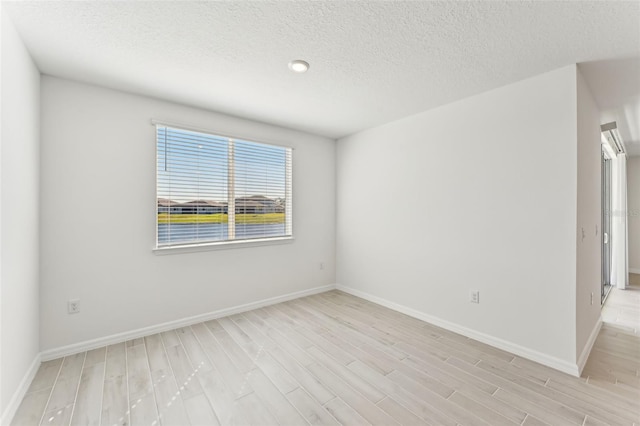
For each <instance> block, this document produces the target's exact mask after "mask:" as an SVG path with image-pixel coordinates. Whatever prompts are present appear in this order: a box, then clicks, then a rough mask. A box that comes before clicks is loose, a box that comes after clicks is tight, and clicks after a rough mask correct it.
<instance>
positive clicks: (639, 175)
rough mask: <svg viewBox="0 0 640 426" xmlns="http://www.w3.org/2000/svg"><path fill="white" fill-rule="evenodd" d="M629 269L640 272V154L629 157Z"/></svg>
mask: <svg viewBox="0 0 640 426" xmlns="http://www.w3.org/2000/svg"><path fill="white" fill-rule="evenodd" d="M627 211H628V212H629V217H628V222H627V223H628V233H629V270H631V272H634V273H636V274H638V273H640V156H638V157H629V158H627Z"/></svg>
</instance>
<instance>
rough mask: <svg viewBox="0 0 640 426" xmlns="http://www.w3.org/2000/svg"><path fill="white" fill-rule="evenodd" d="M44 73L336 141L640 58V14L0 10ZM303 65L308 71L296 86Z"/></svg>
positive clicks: (409, 7) (478, 9)
mask: <svg viewBox="0 0 640 426" xmlns="http://www.w3.org/2000/svg"><path fill="white" fill-rule="evenodd" d="M3 7H4V8H5V11H8V12H9V15H10V16H11V18H12V20H13V21H14V23H15V24H16V27H17V28H18V31H19V32H20V34H21V35H22V37H23V39H24V41H25V44H26V45H27V47H28V49H29V50H30V52H31V54H32V56H33V57H34V59H35V61H36V63H37V65H38V67H39V68H40V70H41V71H42V72H43V73H46V74H51V75H56V76H61V77H66V78H70V79H75V80H80V81H85V82H90V83H95V84H99V85H102V86H107V87H112V88H116V89H121V90H126V91H130V92H134V93H140V94H145V95H150V96H154V97H158V98H163V99H169V100H173V101H177V102H181V103H185V104H189V105H194V106H199V107H203V108H207V109H212V110H216V111H220V112H226V113H229V114H234V115H239V116H243V117H248V118H252V119H256V120H260V121H265V122H269V123H274V124H279V125H283V126H287V127H291V128H296V129H301V130H305V131H309V132H313V133H317V134H322V135H326V136H330V137H334V138H335V137H340V136H344V135H347V134H350V133H353V132H356V131H359V130H362V129H365V128H369V127H372V126H375V125H379V124H382V123H385V122H389V121H392V120H394V119H398V118H401V117H404V116H407V115H411V114H414V113H417V112H420V111H424V110H426V109H429V108H433V107H436V106H439V105H442V104H445V103H448V102H451V101H454V100H458V99H462V98H464V97H467V96H470V95H474V94H476V93H480V92H483V91H486V90H489V89H492V88H496V87H499V86H502V85H505V84H508V83H511V82H514V81H518V80H521V79H523V78H526V77H529V76H533V75H536V74H540V73H542V72H545V71H549V70H552V69H555V68H558V67H562V66H565V65H568V64H571V63H577V62H585V61H596V60H603V59H613V58H619V57H629V56H639V55H640V2H637V1H634V2H514V1H507V2H431V1H425V2H416V1H414V2H402V1H393V2H381V1H376V2H373V1H313V2H306V1H305V2H289V1H287V2H284V1H283V2H271V1H260V2H240V1H234V2H178V1H175V2H133V1H130V2H110V1H108V2H107V1H91V2H76V1H73V2H66V1H65V2H58V1H52V2H33V1H29V2H15V3H14V2H3ZM292 59H304V60H307V61H308V62H309V63H310V64H311V68H310V70H309V72H307V73H306V74H302V75H298V74H293V73H292V72H290V71H289V70H288V69H287V63H288V62H289V61H290V60H292Z"/></svg>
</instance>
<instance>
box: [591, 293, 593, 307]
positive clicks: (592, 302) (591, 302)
mask: <svg viewBox="0 0 640 426" xmlns="http://www.w3.org/2000/svg"><path fill="white" fill-rule="evenodd" d="M591 304H592V305H593V292H591Z"/></svg>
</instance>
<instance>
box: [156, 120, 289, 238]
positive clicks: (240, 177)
mask: <svg viewBox="0 0 640 426" xmlns="http://www.w3.org/2000/svg"><path fill="white" fill-rule="evenodd" d="M156 146H157V150H156V152H157V187H156V188H157V194H156V195H157V197H156V198H157V246H158V247H167V246H177V245H185V244H187V245H188V244H202V243H207V242H223V241H233V240H250V239H264V238H274V237H285V236H291V235H292V221H291V219H292V204H291V170H292V167H291V162H292V158H291V157H292V152H291V148H287V147H281V146H275V145H268V144H263V143H257V142H250V141H246V140H241V139H236V138H231V137H226V136H219V135H214V134H208V133H202V132H199V131H193V130H186V129H180V128H174V127H169V126H164V125H159V124H157V125H156Z"/></svg>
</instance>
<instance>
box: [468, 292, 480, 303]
mask: <svg viewBox="0 0 640 426" xmlns="http://www.w3.org/2000/svg"><path fill="white" fill-rule="evenodd" d="M469 302H471V303H480V292H479V291H478V290H471V291H470V292H469Z"/></svg>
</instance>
